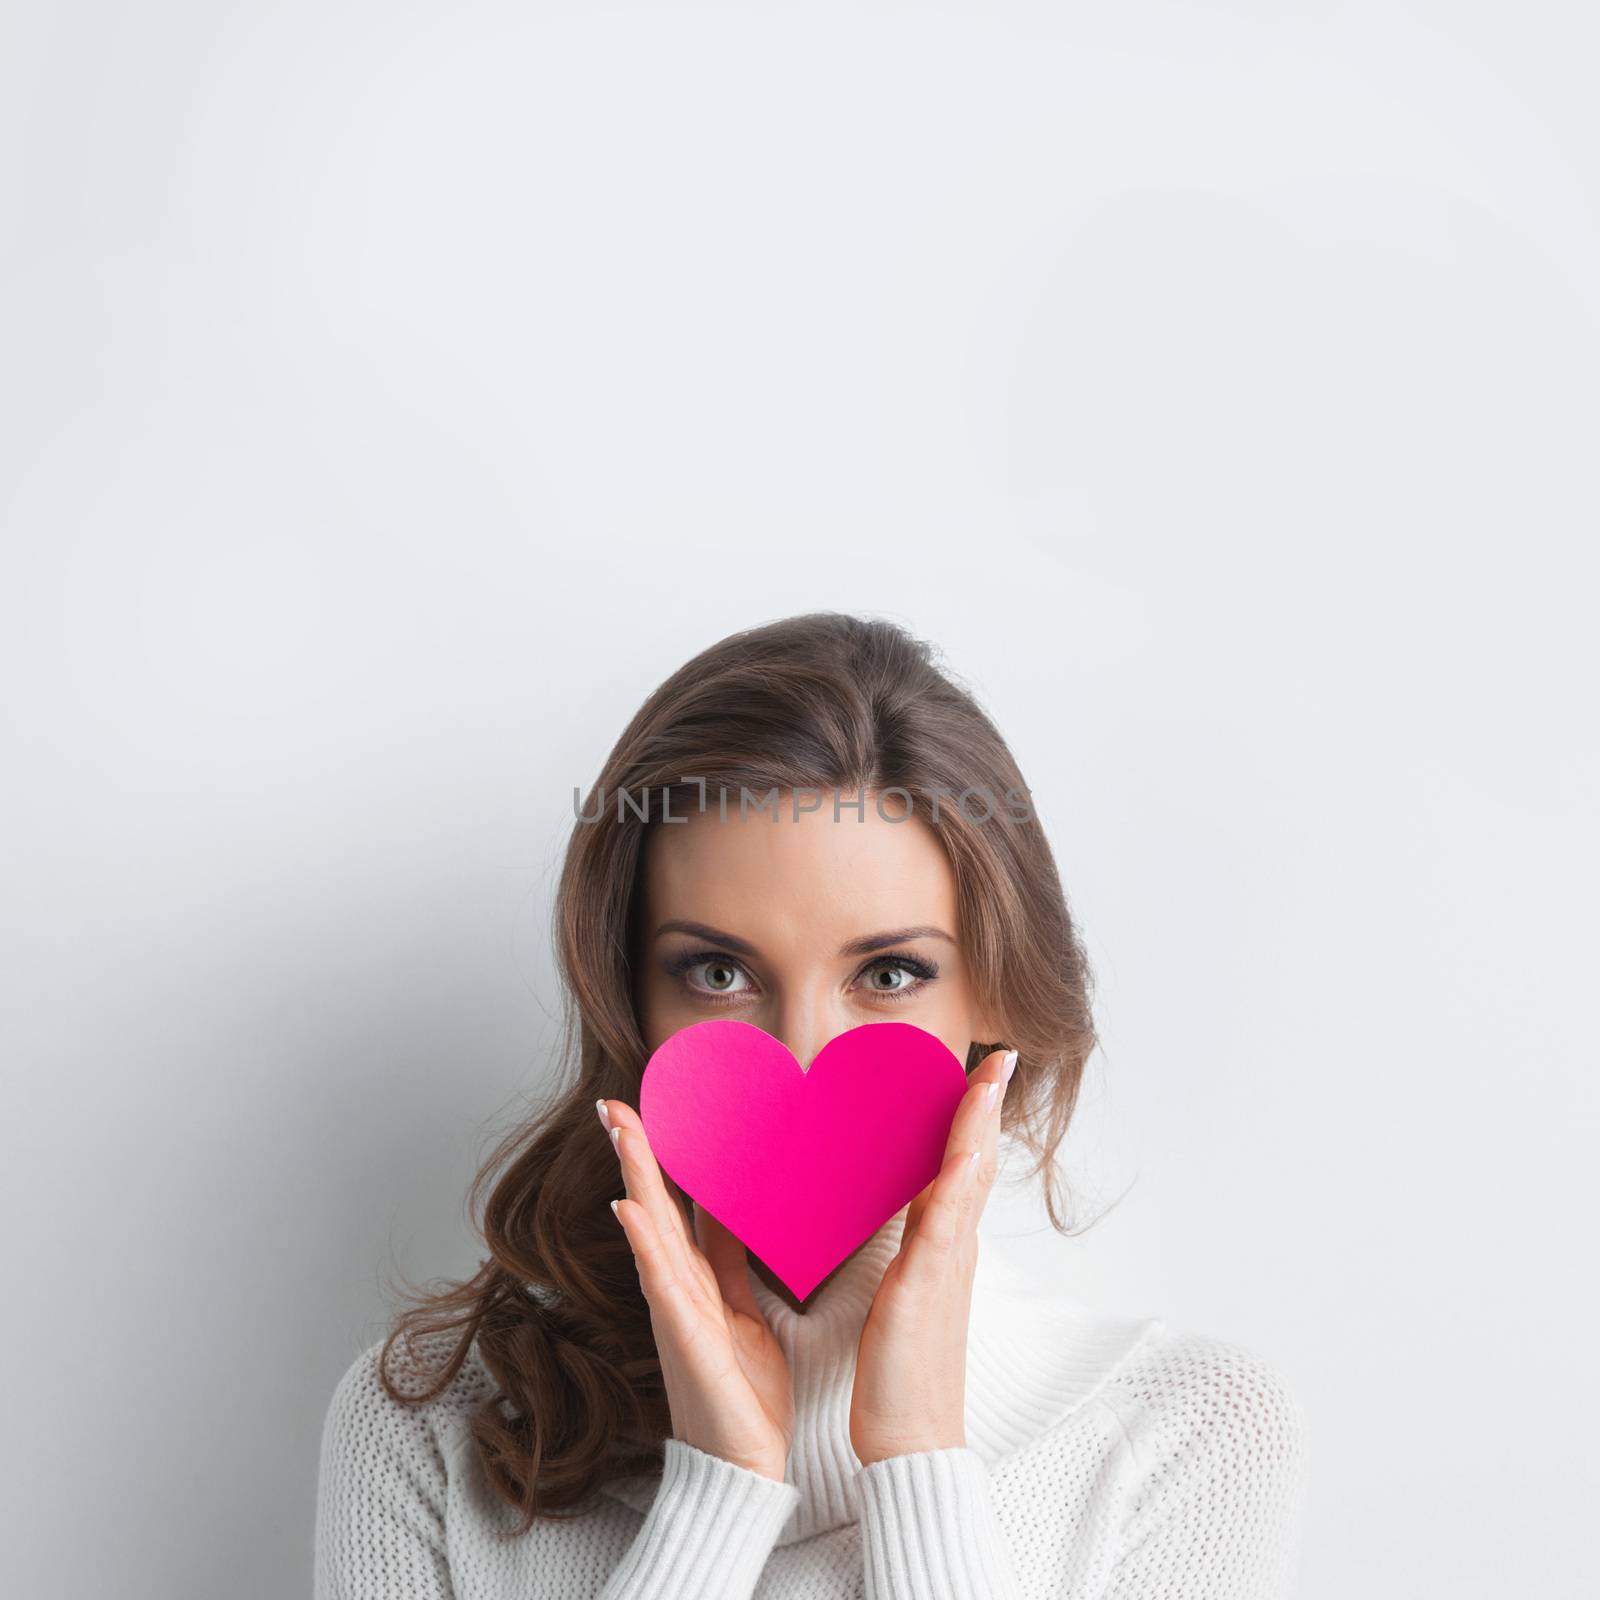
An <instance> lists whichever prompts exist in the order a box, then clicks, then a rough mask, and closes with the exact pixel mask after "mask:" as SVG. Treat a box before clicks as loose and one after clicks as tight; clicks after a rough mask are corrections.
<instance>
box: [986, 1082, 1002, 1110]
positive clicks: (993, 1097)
mask: <svg viewBox="0 0 1600 1600" xmlns="http://www.w3.org/2000/svg"><path fill="white" fill-rule="evenodd" d="M999 1098H1000V1085H999V1084H998V1083H991V1084H990V1085H989V1087H988V1088H987V1089H985V1090H984V1091H983V1109H984V1110H985V1111H993V1110H994V1107H995V1102H996V1101H997V1100H998V1099H999Z"/></svg>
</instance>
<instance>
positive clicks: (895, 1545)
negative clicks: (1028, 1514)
mask: <svg viewBox="0 0 1600 1600" xmlns="http://www.w3.org/2000/svg"><path fill="white" fill-rule="evenodd" d="M856 1490H857V1494H858V1496H859V1499H860V1503H861V1544H862V1554H863V1557H864V1565H865V1569H866V1593H867V1600H921V1597H924V1596H930V1595H937V1596H939V1597H940V1600H1020V1596H1021V1594H1022V1585H1021V1582H1020V1581H1019V1579H1018V1576H1017V1571H1016V1566H1015V1563H1014V1560H1013V1558H1012V1553H1011V1546H1010V1542H1009V1541H1008V1540H1007V1538H1006V1534H1005V1530H1004V1529H1003V1528H1002V1527H1001V1526H1000V1522H999V1519H998V1517H997V1516H996V1515H995V1507H994V1494H993V1488H992V1485H991V1482H990V1478H989V1469H988V1467H987V1466H986V1465H985V1464H984V1461H983V1458H982V1457H981V1456H980V1455H979V1454H978V1453H977V1452H976V1451H975V1450H973V1449H971V1448H970V1447H969V1446H966V1445H953V1446H951V1447H950V1448H948V1449H944V1450H916V1451H912V1452H911V1453H910V1454H908V1455H900V1456H885V1457H884V1458H883V1460H881V1461H874V1462H873V1463H872V1465H871V1466H868V1467H863V1468H861V1470H860V1471H859V1472H858V1473H857V1474H856Z"/></svg>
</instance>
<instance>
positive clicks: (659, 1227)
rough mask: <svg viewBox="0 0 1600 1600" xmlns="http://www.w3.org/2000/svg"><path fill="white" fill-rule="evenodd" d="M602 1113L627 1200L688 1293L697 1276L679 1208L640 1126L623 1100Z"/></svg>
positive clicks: (648, 1138)
mask: <svg viewBox="0 0 1600 1600" xmlns="http://www.w3.org/2000/svg"><path fill="white" fill-rule="evenodd" d="M606 1111H607V1114H608V1116H609V1118H610V1122H611V1127H612V1130H613V1138H612V1144H613V1146H614V1148H615V1149H616V1153H617V1161H618V1164H619V1165H620V1167H621V1169H622V1178H623V1182H624V1183H625V1184H626V1186H627V1191H628V1196H629V1198H630V1199H632V1200H635V1201H637V1202H638V1204H639V1206H640V1208H641V1209H642V1210H643V1211H644V1212H645V1213H646V1214H647V1215H648V1216H649V1218H650V1220H651V1222H652V1224H653V1225H654V1227H655V1231H656V1236H657V1238H658V1240H659V1243H660V1247H661V1250H662V1253H663V1256H664V1258H665V1260H666V1261H667V1262H668V1263H669V1264H670V1265H671V1267H672V1269H673V1271H674V1272H675V1273H677V1275H678V1276H679V1277H680V1278H681V1279H682V1280H683V1282H684V1284H685V1286H686V1287H688V1288H690V1289H691V1290H692V1289H693V1288H694V1287H695V1286H696V1285H697V1284H698V1281H699V1275H698V1274H697V1273H696V1272H695V1270H694V1265H693V1262H692V1261H691V1259H690V1254H689V1250H690V1245H689V1231H688V1224H687V1222H686V1221H685V1218H684V1215H683V1207H682V1206H680V1205H679V1204H678V1202H677V1201H676V1200H675V1199H674V1198H673V1197H672V1195H670V1194H669V1193H668V1192H667V1187H666V1184H665V1183H664V1182H663V1180H662V1177H661V1168H660V1166H659V1164H658V1163H657V1161H656V1158H655V1152H654V1151H652V1150H651V1148H650V1137H649V1135H648V1134H647V1133H646V1132H645V1131H644V1124H643V1123H642V1122H641V1121H640V1120H639V1115H638V1113H637V1112H636V1111H634V1109H633V1108H632V1106H630V1105H628V1103H627V1102H626V1101H624V1100H608V1101H606Z"/></svg>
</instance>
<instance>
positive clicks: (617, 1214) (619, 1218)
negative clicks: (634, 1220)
mask: <svg viewBox="0 0 1600 1600" xmlns="http://www.w3.org/2000/svg"><path fill="white" fill-rule="evenodd" d="M611 1215H612V1216H614V1217H615V1218H616V1219H617V1221H618V1222H621V1221H622V1213H621V1212H620V1211H618V1210H617V1202H616V1201H615V1200H613V1201H612V1202H611Z"/></svg>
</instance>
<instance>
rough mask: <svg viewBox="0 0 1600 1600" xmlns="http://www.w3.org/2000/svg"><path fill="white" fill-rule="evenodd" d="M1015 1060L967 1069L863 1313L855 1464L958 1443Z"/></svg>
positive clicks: (999, 1056) (962, 1439) (997, 1056)
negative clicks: (931, 1168) (984, 1228)
mask: <svg viewBox="0 0 1600 1600" xmlns="http://www.w3.org/2000/svg"><path fill="white" fill-rule="evenodd" d="M1015 1064H1016V1055H1015V1052H1013V1051H1005V1050H996V1051H993V1052H992V1053H991V1054H989V1055H987V1056H985V1057H984V1058H983V1060H982V1061H981V1062H979V1064H978V1065H977V1066H976V1067H975V1068H974V1069H973V1072H972V1079H971V1082H970V1084H969V1085H968V1088H967V1092H966V1093H965V1094H964V1095H963V1096H962V1098H961V1103H960V1104H959V1105H958V1106H957V1107H956V1114H955V1118H954V1120H953V1121H952V1122H951V1124H950V1138H949V1142H948V1143H947V1144H946V1146H945V1156H944V1164H943V1166H941V1167H940V1169H939V1176H938V1177H937V1178H935V1179H934V1180H933V1182H932V1183H930V1184H929V1185H928V1187H927V1188H926V1189H924V1190H923V1191H922V1192H921V1193H920V1194H918V1195H917V1197H916V1198H915V1199H914V1200H913V1201H912V1202H911V1205H910V1208H909V1210H908V1211H907V1212H906V1224H905V1232H904V1234H903V1235H902V1237H901V1241H900V1250H899V1253H898V1254H897V1255H896V1256H895V1258H894V1260H893V1261H891V1262H890V1263H889V1266H888V1268H887V1270H886V1271H885V1272H884V1275H883V1279H882V1281H881V1282H880V1283H879V1285H878V1292H877V1294H876V1295H875V1296H874V1297H873V1301H872V1305H871V1307H870V1308H869V1309H868V1311H867V1319H866V1323H865V1324H864V1326H863V1327H862V1330H861V1344H860V1347H859V1349H858V1350H857V1353H856V1375H855V1388H854V1391H853V1392H852V1394H851V1397H850V1443H851V1445H852V1446H853V1447H854V1449H855V1453H856V1455H857V1456H859V1457H860V1459H861V1464H862V1466H864V1467H870V1466H871V1465H872V1464H873V1462H875V1461H881V1460H883V1459H884V1458H885V1457H886V1456H900V1455H909V1454H910V1453H911V1452H912V1451H916V1450H943V1449H947V1448H949V1447H950V1446H952V1445H964V1444H965V1443H966V1442H967V1429H966V1383H967V1319H968V1317H969V1315H970V1314H971V1309H972V1274H973V1269H974V1267H976V1265H977V1261H978V1218H979V1217H980V1216H981V1215H982V1213H983V1207H984V1202H985V1201H986V1200H987V1199H988V1197H989V1190H990V1188H991V1187H992V1185H993V1183H994V1175H995V1166H996V1162H997V1159H998V1150H999V1139H1000V1106H1001V1103H1002V1102H1003V1101H1004V1099H1005V1086H1006V1082H1007V1080H1008V1079H1009V1078H1010V1075H1011V1074H1010V1070H1009V1068H1010V1067H1014V1066H1015ZM990 1085H994V1086H995V1094H994V1103H993V1105H992V1106H991V1105H989V1104H988V1100H987V1097H988V1094H989V1089H990ZM974 1152H976V1155H977V1160H976V1162H974V1161H973V1160H972V1157H973V1154H974Z"/></svg>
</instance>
